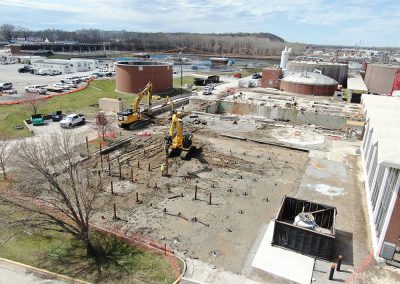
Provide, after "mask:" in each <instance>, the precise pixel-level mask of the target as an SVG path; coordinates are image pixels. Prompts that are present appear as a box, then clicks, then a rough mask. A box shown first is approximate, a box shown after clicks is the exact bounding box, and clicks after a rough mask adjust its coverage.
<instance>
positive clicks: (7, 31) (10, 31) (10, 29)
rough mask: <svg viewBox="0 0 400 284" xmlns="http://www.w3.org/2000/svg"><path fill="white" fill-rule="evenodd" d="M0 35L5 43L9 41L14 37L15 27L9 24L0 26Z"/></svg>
mask: <svg viewBox="0 0 400 284" xmlns="http://www.w3.org/2000/svg"><path fill="white" fill-rule="evenodd" d="M0 33H1V34H2V35H3V38H4V39H5V40H6V41H11V40H12V38H13V37H14V35H15V26H14V25H10V24H3V25H1V26H0Z"/></svg>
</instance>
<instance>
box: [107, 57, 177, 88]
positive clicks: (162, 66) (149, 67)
mask: <svg viewBox="0 0 400 284" xmlns="http://www.w3.org/2000/svg"><path fill="white" fill-rule="evenodd" d="M172 72H173V66H172V64H170V63H165V62H158V61H120V62H117V64H116V67H115V75H116V79H115V80H116V90H117V91H118V92H123V93H138V92H140V91H141V90H142V89H143V88H144V87H145V86H146V84H147V83H148V82H152V84H153V92H154V93H155V94H166V93H170V92H172V91H173V73H172Z"/></svg>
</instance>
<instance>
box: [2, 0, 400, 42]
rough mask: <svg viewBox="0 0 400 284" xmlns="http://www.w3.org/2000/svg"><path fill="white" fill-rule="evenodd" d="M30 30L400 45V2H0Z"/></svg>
mask: <svg viewBox="0 0 400 284" xmlns="http://www.w3.org/2000/svg"><path fill="white" fill-rule="evenodd" d="M0 11H1V16H0V24H1V23H12V24H14V25H20V26H25V27H28V28H30V29H34V30H37V29H44V28H57V29H64V30H69V31H71V30H75V29H81V28H96V29H106V30H128V31H142V32H156V31H161V32H200V33H210V32H215V33H220V32H269V33H273V34H276V35H278V36H280V37H282V38H284V39H285V40H287V41H291V42H302V43H316V44H343V45H355V44H360V42H361V44H362V45H363V46H400V36H399V33H398V29H399V28H400V0H164V1H163V0H146V1H145V0H53V1H50V0H0Z"/></svg>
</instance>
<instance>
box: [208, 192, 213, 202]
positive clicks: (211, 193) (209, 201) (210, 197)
mask: <svg viewBox="0 0 400 284" xmlns="http://www.w3.org/2000/svg"><path fill="white" fill-rule="evenodd" d="M211 196H212V193H211V192H210V199H209V201H208V204H210V205H211Z"/></svg>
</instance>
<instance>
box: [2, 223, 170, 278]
mask: <svg viewBox="0 0 400 284" xmlns="http://www.w3.org/2000/svg"><path fill="white" fill-rule="evenodd" d="M15 232H16V231H12V230H10V229H8V230H7V229H2V230H1V231H0V257H3V258H7V259H10V260H13V261H17V262H21V263H25V264H28V265H31V266H34V267H38V268H42V269H45V270H48V271H51V272H55V273H59V274H63V275H67V276H70V277H74V278H78V279H82V280H86V281H90V282H96V283H97V282H101V283H137V282H143V283H172V282H173V281H174V280H175V279H176V275H175V273H174V271H173V269H172V267H171V265H170V263H169V262H168V260H167V259H166V258H165V257H164V256H163V255H162V254H157V253H153V252H150V251H145V250H143V249H140V248H137V247H134V246H131V245H128V244H125V243H123V242H121V241H119V240H115V239H113V238H110V237H104V235H100V234H97V233H96V234H94V235H92V239H94V240H95V242H94V243H95V244H97V245H101V247H102V248H103V249H104V251H103V255H104V257H102V258H98V259H95V258H89V257H87V256H86V251H85V248H84V247H83V246H82V245H81V243H80V242H78V241H76V240H75V239H72V238H71V237H70V236H69V235H65V234H62V233H51V234H49V233H48V234H45V235H38V234H33V233H32V232H29V231H21V232H18V234H16V235H14V233H15ZM11 235H13V236H12V237H11V238H10V239H9V236H11ZM7 240H8V241H7ZM5 241H6V242H5Z"/></svg>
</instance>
